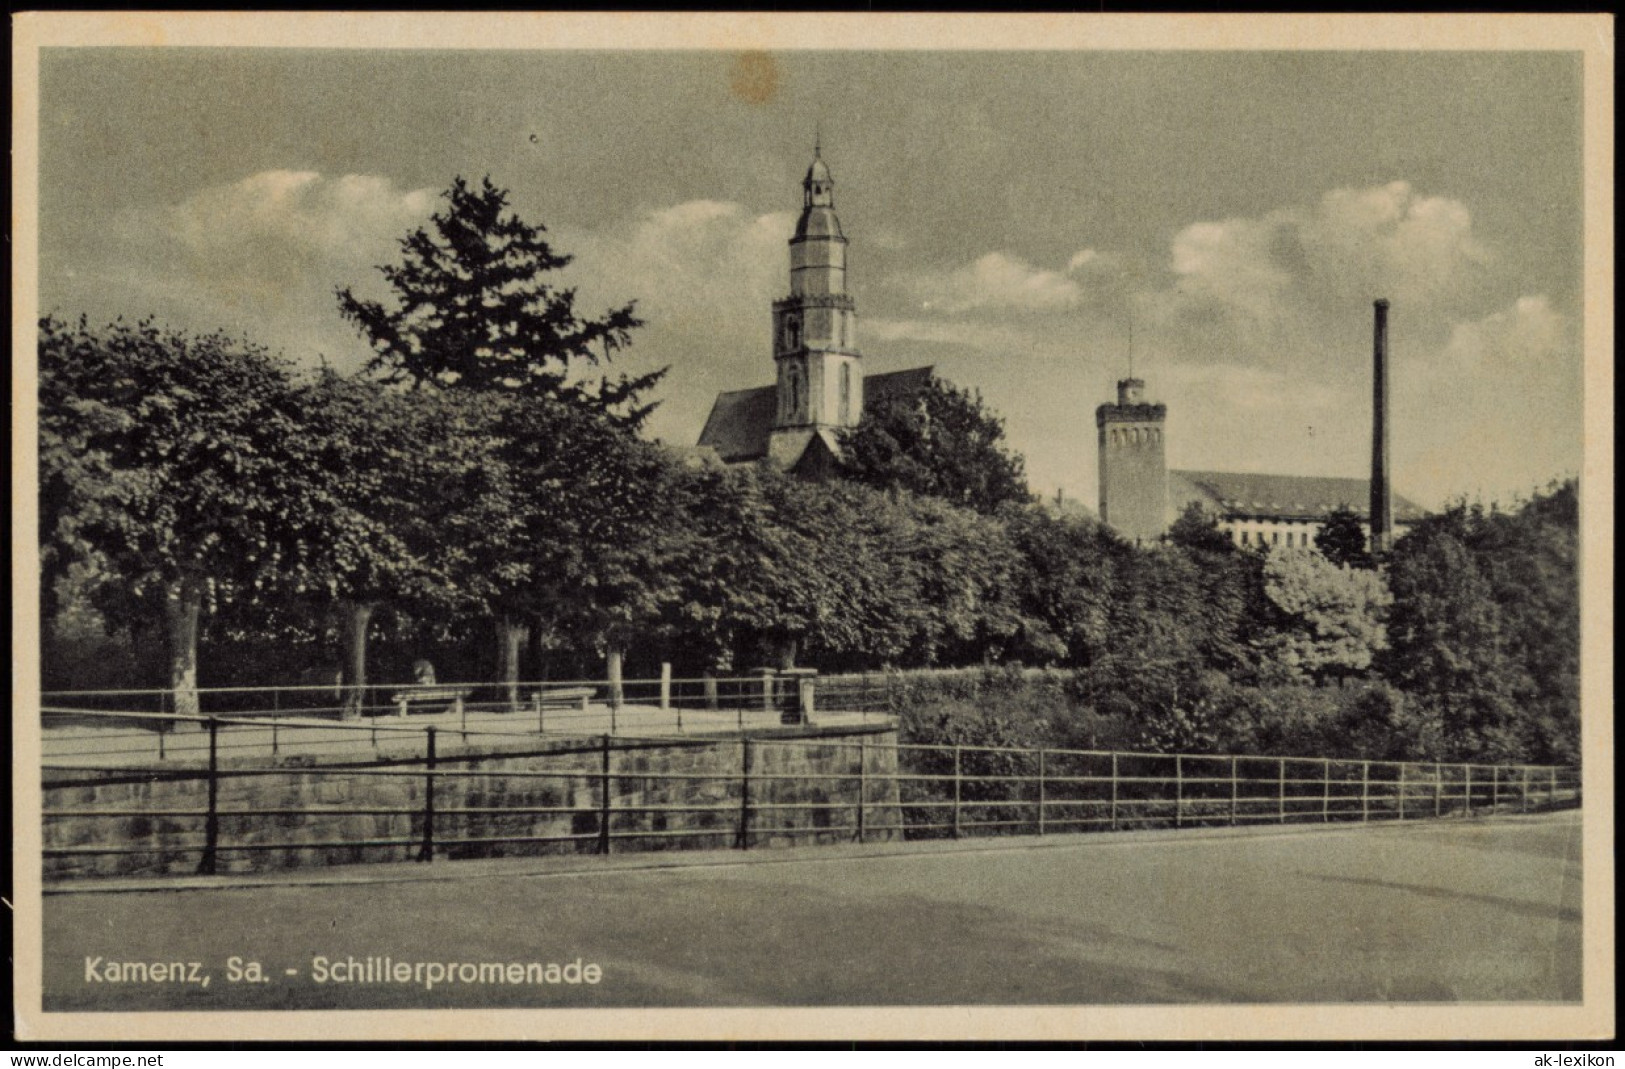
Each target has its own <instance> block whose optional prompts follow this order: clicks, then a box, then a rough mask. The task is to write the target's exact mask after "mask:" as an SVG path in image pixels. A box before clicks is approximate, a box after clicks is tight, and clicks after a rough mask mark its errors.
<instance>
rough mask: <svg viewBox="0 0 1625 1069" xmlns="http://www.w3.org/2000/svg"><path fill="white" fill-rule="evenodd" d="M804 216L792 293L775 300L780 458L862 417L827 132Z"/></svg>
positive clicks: (818, 139)
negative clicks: (826, 149) (826, 158)
mask: <svg viewBox="0 0 1625 1069" xmlns="http://www.w3.org/2000/svg"><path fill="white" fill-rule="evenodd" d="M801 188H802V194H803V195H802V209H801V218H800V219H799V220H798V221H797V222H796V232H795V236H794V237H792V238H791V239H790V295H789V296H788V297H785V298H783V299H782V300H778V301H774V302H773V326H774V331H773V333H774V344H773V358H774V363H775V364H776V365H777V367H778V379H779V389H778V402H779V403H778V412H777V415H776V417H775V419H774V434H775V439H774V442H775V444H774V445H773V446H772V449H771V454H772V455H773V456H775V457H781V456H783V457H788V456H790V455H791V454H794V455H796V456H799V455H800V451H801V450H802V449H803V448H804V447H805V445H806V443H807V441H808V440H809V439H808V435H811V434H818V435H822V436H824V437H825V438H826V440H827V444H829V445H830V447H831V449H834V448H837V447H836V446H835V445H834V442H835V439H834V437H833V433H834V431H835V430H837V429H840V428H843V427H852V426H856V424H857V422H858V420H859V418H860V417H861V416H862V412H863V369H862V362H861V357H860V356H859V353H858V349H857V338H856V333H857V331H856V326H857V311H856V308H855V307H854V305H853V301H852V298H851V296H850V295H849V294H848V293H847V291H846V236H845V235H844V234H842V233H841V222H840V220H839V219H838V218H836V215H835V180H834V178H832V177H831V176H830V172H829V165H828V164H826V163H825V162H824V144H823V136H822V131H821V130H820V131H819V132H818V133H817V134H816V135H815V136H814V139H813V158H812V163H811V165H810V166H808V168H807V173H806V176H805V177H804V178H802V180H801Z"/></svg>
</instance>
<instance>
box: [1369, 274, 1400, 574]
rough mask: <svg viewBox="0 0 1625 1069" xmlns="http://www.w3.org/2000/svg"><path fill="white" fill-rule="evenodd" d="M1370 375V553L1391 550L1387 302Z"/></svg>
mask: <svg viewBox="0 0 1625 1069" xmlns="http://www.w3.org/2000/svg"><path fill="white" fill-rule="evenodd" d="M1375 307H1376V313H1377V318H1376V324H1375V337H1374V338H1373V341H1372V355H1371V362H1372V374H1371V390H1372V399H1371V418H1372V424H1371V553H1372V555H1373V556H1377V557H1381V556H1386V555H1387V554H1388V552H1389V551H1390V550H1391V549H1393V548H1394V494H1393V489H1392V487H1391V486H1390V484H1389V481H1388V454H1389V448H1388V301H1387V300H1386V299H1379V300H1378V301H1377V302H1376V306H1375Z"/></svg>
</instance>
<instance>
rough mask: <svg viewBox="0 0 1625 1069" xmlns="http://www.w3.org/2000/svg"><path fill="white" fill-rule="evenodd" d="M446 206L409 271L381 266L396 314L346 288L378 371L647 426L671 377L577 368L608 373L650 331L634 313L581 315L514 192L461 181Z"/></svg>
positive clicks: (345, 299)
mask: <svg viewBox="0 0 1625 1069" xmlns="http://www.w3.org/2000/svg"><path fill="white" fill-rule="evenodd" d="M444 197H445V200H446V207H445V209H444V210H442V211H440V212H437V213H436V214H435V215H434V216H433V217H432V220H431V227H430V228H428V229H424V228H420V229H417V230H414V231H412V232H411V233H409V234H407V235H406V237H405V238H403V239H402V240H401V243H400V245H401V253H402V258H401V263H399V264H396V265H386V266H382V267H380V268H379V271H380V272H381V273H382V274H383V276H384V278H385V280H386V281H387V282H388V283H389V284H390V286H391V287H392V288H393V290H394V291H395V298H396V301H395V306H394V307H392V308H386V307H385V306H384V305H383V304H381V303H380V302H377V301H372V300H365V299H362V298H359V297H357V296H355V294H354V293H353V292H352V291H351V290H350V289H348V288H344V289H340V290H339V291H338V300H339V310H340V311H341V312H342V313H343V315H344V317H345V318H346V319H348V320H350V321H351V322H353V323H354V324H355V325H356V327H357V328H358V329H359V330H360V331H361V333H362V334H363V335H365V336H366V338H367V340H368V341H369V342H370V343H371V345H372V349H373V357H372V360H371V361H370V362H369V363H368V370H370V371H374V372H381V373H382V374H383V378H384V381H386V382H390V383H399V382H409V383H411V384H412V385H413V386H423V385H432V386H440V387H446V388H455V389H460V390H476V391H485V390H504V391H511V392H515V393H520V394H524V395H526V396H531V397H544V398H552V399H554V400H558V401H562V402H564V403H566V404H571V405H575V406H579V407H582V408H586V409H589V410H591V411H594V412H599V413H602V414H605V415H607V416H610V417H611V418H613V419H614V420H615V421H616V422H619V423H621V424H623V425H626V426H629V427H637V426H639V425H641V424H642V422H643V420H644V419H645V418H646V417H647V416H648V414H649V412H650V411H651V410H652V409H653V407H654V405H652V404H640V403H639V399H640V395H641V394H642V393H643V392H645V391H646V390H648V389H650V388H651V387H653V386H654V385H655V383H657V382H658V381H659V380H660V379H661V377H662V376H663V375H664V374H665V371H664V370H660V371H656V372H652V373H650V374H646V375H640V376H635V377H631V378H628V377H627V376H624V375H622V376H619V377H617V378H615V379H613V380H611V379H610V378H608V377H607V376H606V377H601V378H600V379H599V380H598V381H597V382H590V381H587V380H585V379H581V378H578V377H576V376H573V375H572V364H575V365H580V364H586V365H589V366H597V365H599V364H600V363H602V362H604V361H607V360H608V359H610V356H611V354H612V353H614V352H615V351H616V350H618V349H621V348H624V347H625V346H626V345H627V344H628V343H629V342H630V340H631V332H632V331H633V330H634V329H635V328H637V327H639V326H641V325H642V321H641V320H639V319H638V318H637V316H636V315H635V314H634V310H633V309H634V306H633V305H632V304H627V305H624V306H622V307H620V308H613V309H610V310H609V311H608V312H606V313H605V314H604V315H603V316H602V317H600V318H597V319H590V318H583V317H582V316H581V315H580V314H578V312H577V311H576V307H575V291H574V290H573V289H565V288H558V287H556V286H553V285H550V284H549V283H548V282H547V281H546V279H545V276H547V275H549V274H550V273H551V272H554V271H558V270H560V269H562V268H564V267H566V266H568V265H569V263H570V261H571V257H569V256H566V255H563V254H561V253H558V252H555V251H554V250H553V247H552V246H551V245H550V244H549V243H548V242H547V240H546V239H545V238H544V237H543V234H544V233H545V228H543V227H541V226H531V225H529V224H527V223H525V222H523V221H522V220H520V219H519V218H518V216H516V215H514V214H513V213H511V212H508V211H507V206H508V194H507V192H506V191H505V190H501V189H498V188H497V187H496V186H494V185H492V184H491V180H490V178H486V179H485V180H484V181H483V183H482V184H481V186H480V188H479V189H473V188H471V187H470V186H469V185H468V183H466V182H465V181H464V180H463V179H462V178H458V179H456V180H455V181H454V182H453V183H452V186H451V188H450V189H448V190H447V191H446V192H445V194H444Z"/></svg>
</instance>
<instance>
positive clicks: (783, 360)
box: [699, 147, 932, 478]
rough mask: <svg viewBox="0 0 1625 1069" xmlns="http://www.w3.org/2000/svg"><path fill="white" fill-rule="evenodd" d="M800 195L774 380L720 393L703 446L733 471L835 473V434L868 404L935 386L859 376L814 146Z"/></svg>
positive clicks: (842, 251)
mask: <svg viewBox="0 0 1625 1069" xmlns="http://www.w3.org/2000/svg"><path fill="white" fill-rule="evenodd" d="M801 189H802V207H801V218H800V220H799V221H797V223H796V232H795V236H794V237H792V238H791V239H790V295H789V296H788V297H785V298H783V299H781V300H777V301H774V302H773V364H774V367H775V370H776V371H777V382H776V384H775V385H772V386H759V387H756V388H754V389H749V390H731V391H729V392H727V393H723V394H719V395H717V399H716V402H715V403H714V404H713V405H712V407H711V415H710V417H709V418H708V419H706V421H705V428H704V429H703V430H702V431H701V432H700V441H699V445H700V447H701V448H702V449H709V450H712V451H714V452H715V454H716V455H717V456H718V457H719V458H720V459H721V460H722V461H723V462H724V463H727V464H741V463H751V462H756V461H761V460H769V461H771V462H772V463H773V464H774V465H776V466H778V467H781V468H784V469H785V470H787V471H791V472H794V473H795V474H798V475H805V476H811V477H815V478H816V477H823V476H825V475H828V474H830V473H831V472H832V470H833V469H834V466H835V462H836V460H837V458H838V457H839V454H840V438H839V434H840V432H841V431H842V430H844V429H846V428H849V427H856V426H857V425H858V421H859V420H860V419H862V418H863V411H864V405H865V403H866V402H867V403H868V404H870V405H874V404H878V403H880V402H881V401H883V400H890V399H892V398H896V397H912V396H914V395H915V394H918V393H919V392H920V391H921V390H922V389H924V388H925V386H926V385H927V384H928V383H929V382H930V381H931V375H932V369H931V368H930V367H919V368H910V369H909V370H906V371H894V372H890V373H887V374H881V375H867V376H866V375H865V374H864V373H863V354H862V353H861V352H859V351H858V338H857V319H858V313H857V305H856V304H855V302H854V301H853V300H852V296H851V294H849V293H848V292H847V289H846V235H845V234H843V233H842V232H841V221H840V219H838V218H837V217H836V215H835V180H834V179H833V178H831V177H830V173H829V166H828V165H827V164H826V163H824V160H823V157H822V153H821V151H820V149H819V148H817V147H815V148H814V149H813V161H812V166H810V167H809V168H808V169H807V176H806V177H805V178H803V179H802V181H801Z"/></svg>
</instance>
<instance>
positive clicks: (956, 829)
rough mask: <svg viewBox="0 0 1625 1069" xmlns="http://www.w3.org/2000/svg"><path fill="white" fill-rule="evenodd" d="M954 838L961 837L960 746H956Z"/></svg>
mask: <svg viewBox="0 0 1625 1069" xmlns="http://www.w3.org/2000/svg"><path fill="white" fill-rule="evenodd" d="M954 838H955V839H957V838H959V747H957V746H955V747H954Z"/></svg>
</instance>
